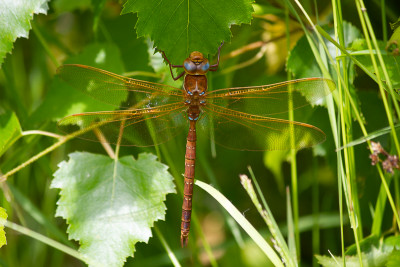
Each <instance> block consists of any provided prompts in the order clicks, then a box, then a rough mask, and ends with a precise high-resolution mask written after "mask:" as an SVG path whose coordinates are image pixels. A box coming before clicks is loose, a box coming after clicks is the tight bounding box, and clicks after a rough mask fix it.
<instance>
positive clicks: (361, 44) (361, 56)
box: [350, 40, 400, 91]
mask: <svg viewBox="0 0 400 267" xmlns="http://www.w3.org/2000/svg"><path fill="white" fill-rule="evenodd" d="M378 45H379V47H380V49H381V53H382V58H383V61H384V62H385V68H386V70H387V73H388V75H389V78H390V81H391V82H392V84H393V87H394V88H395V89H397V91H399V90H400V70H399V68H400V66H399V62H398V58H397V57H396V56H394V55H392V54H388V53H387V52H386V51H384V49H385V44H384V43H383V42H378ZM351 49H352V50H353V52H351V53H350V54H351V55H352V56H354V57H355V58H356V59H357V60H358V61H360V63H361V64H363V65H364V66H365V67H366V68H367V69H368V70H369V71H370V72H372V73H375V68H374V65H373V64H372V60H371V55H370V52H369V50H368V47H367V43H366V41H365V40H358V41H357V45H352V46H351ZM373 53H376V52H375V51H373ZM392 53H393V51H392ZM375 57H376V55H375ZM378 70H379V73H380V75H381V79H382V81H383V82H386V81H385V75H384V73H383V70H382V67H381V65H380V64H378Z"/></svg>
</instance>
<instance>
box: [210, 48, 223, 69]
mask: <svg viewBox="0 0 400 267" xmlns="http://www.w3.org/2000/svg"><path fill="white" fill-rule="evenodd" d="M223 45H224V42H222V43H221V45H220V46H219V47H218V59H217V63H216V64H214V65H211V66H210V68H209V69H208V70H209V71H216V70H217V69H218V65H219V56H220V54H221V47H222V46H223Z"/></svg>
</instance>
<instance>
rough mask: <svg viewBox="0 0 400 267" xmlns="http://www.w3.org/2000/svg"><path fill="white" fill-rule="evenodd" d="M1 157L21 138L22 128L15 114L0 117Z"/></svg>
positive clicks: (8, 113) (9, 113)
mask: <svg viewBox="0 0 400 267" xmlns="http://www.w3.org/2000/svg"><path fill="white" fill-rule="evenodd" d="M0 136H1V140H0V156H1V155H2V154H3V153H4V152H5V151H6V150H7V149H8V148H9V147H10V146H11V145H12V144H13V143H14V142H15V141H17V140H18V138H19V137H21V126H20V125H19V121H18V118H17V116H16V115H15V113H11V112H7V113H5V114H2V115H0Z"/></svg>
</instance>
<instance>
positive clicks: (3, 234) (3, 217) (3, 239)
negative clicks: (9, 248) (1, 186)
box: [0, 207, 7, 248]
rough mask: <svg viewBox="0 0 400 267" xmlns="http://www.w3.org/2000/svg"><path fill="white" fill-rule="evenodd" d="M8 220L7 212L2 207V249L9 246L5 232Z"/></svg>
mask: <svg viewBox="0 0 400 267" xmlns="http://www.w3.org/2000/svg"><path fill="white" fill-rule="evenodd" d="M6 220H7V212H6V210H5V209H4V208H2V207H0V248H1V247H2V246H4V245H6V244H7V240H6V232H4V224H5V223H6Z"/></svg>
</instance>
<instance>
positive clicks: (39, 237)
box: [5, 221, 98, 264]
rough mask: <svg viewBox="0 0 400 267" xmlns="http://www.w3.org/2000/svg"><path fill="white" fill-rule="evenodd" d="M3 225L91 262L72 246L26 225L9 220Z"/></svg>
mask: <svg viewBox="0 0 400 267" xmlns="http://www.w3.org/2000/svg"><path fill="white" fill-rule="evenodd" d="M5 226H6V227H8V228H10V229H13V230H14V231H17V232H19V233H21V234H24V235H27V236H29V237H32V238H34V239H36V240H38V241H40V242H42V243H44V244H47V245H49V246H51V247H53V248H55V249H58V250H60V251H62V252H64V253H66V254H68V255H70V256H72V257H74V258H77V259H79V260H81V261H83V262H86V263H89V262H91V260H90V259H88V258H87V257H86V256H84V255H82V254H81V253H79V252H78V251H76V250H74V249H72V248H70V247H68V246H66V245H64V244H61V243H59V242H57V241H55V240H53V239H50V238H48V237H46V236H44V235H42V234H39V233H37V232H34V231H32V230H31V229H28V228H26V227H23V226H21V225H18V224H15V223H13V222H10V221H6V223H5ZM92 262H93V261H92ZM97 264H98V263H97Z"/></svg>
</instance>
